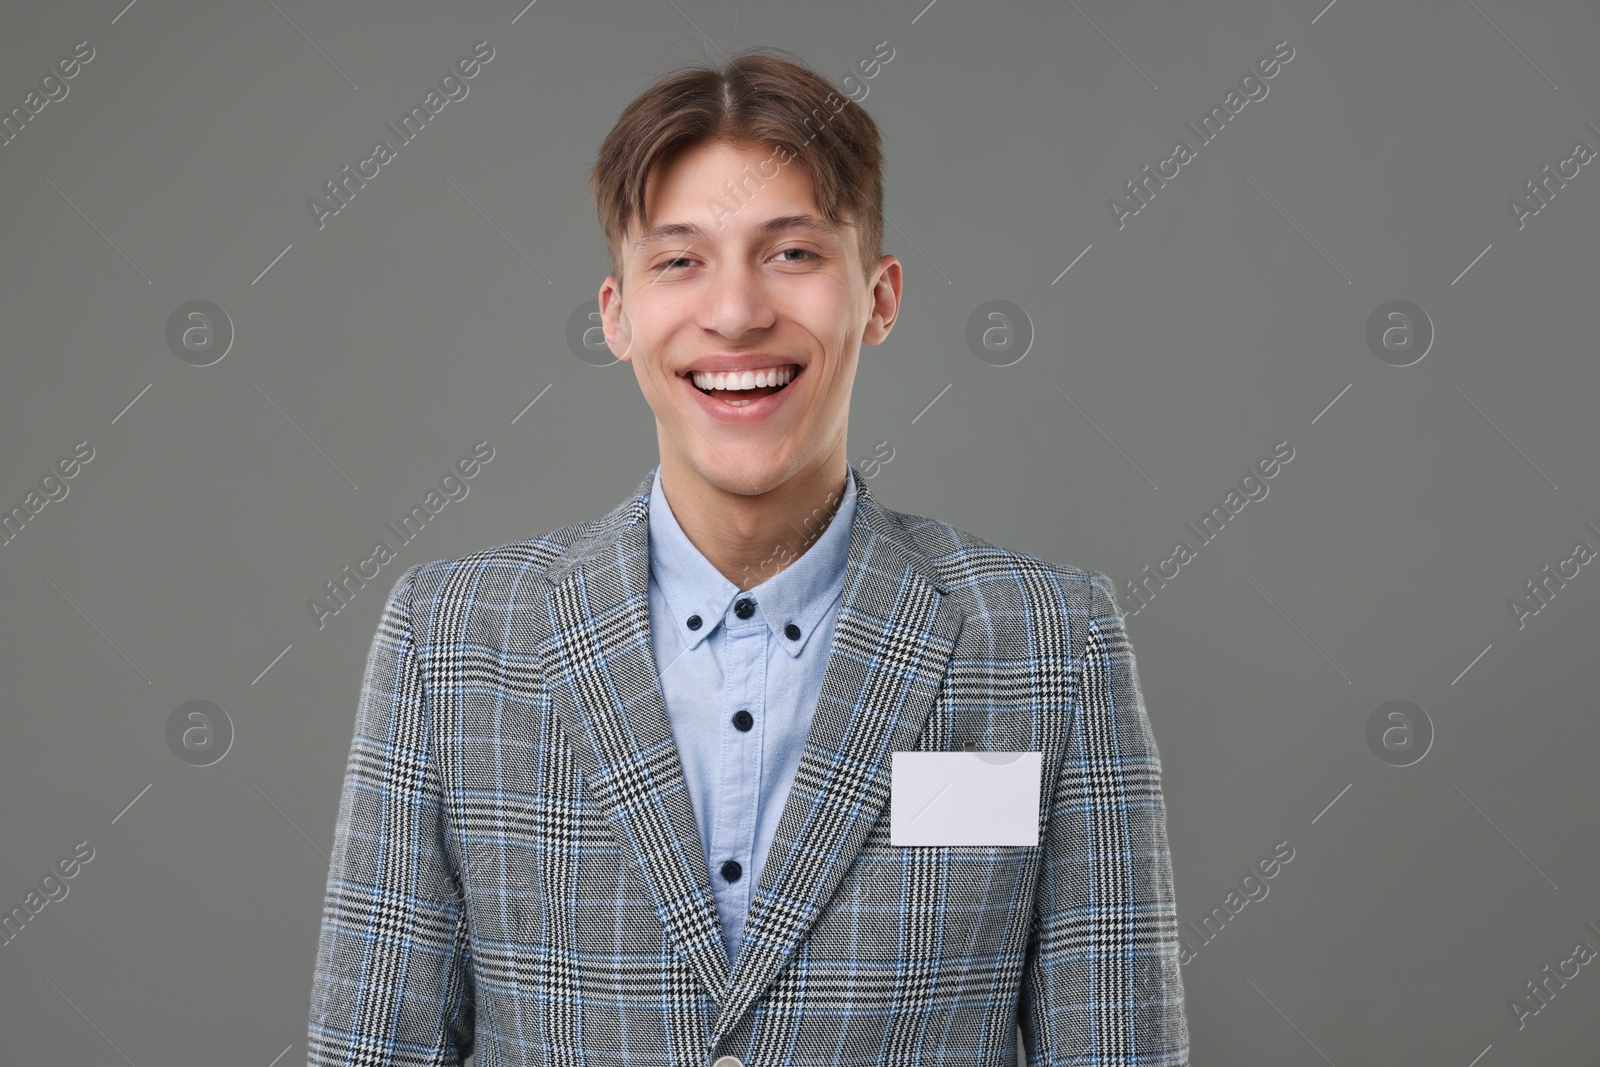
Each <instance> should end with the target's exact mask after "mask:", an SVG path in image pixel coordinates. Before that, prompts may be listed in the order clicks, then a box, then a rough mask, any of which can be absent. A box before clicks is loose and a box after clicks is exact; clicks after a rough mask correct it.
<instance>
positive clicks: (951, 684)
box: [307, 468, 1189, 1067]
mask: <svg viewBox="0 0 1600 1067" xmlns="http://www.w3.org/2000/svg"><path fill="white" fill-rule="evenodd" d="M850 477H851V478H852V479H853V480H854V484H855V489H856V509H857V510H856V517H855V521H854V522H853V524H852V526H851V529H850V540H849V551H848V557H847V560H846V566H845V574H844V587H843V593H842V596H841V600H840V604H839V608H838V615H837V622H836V627H835V632H834V638H833V642H832V646H831V649H830V654H829V658H828V662H827V665H826V668H825V670H824V673H823V678H822V685H821V687H820V690H819V692H818V695H817V700H816V707H815V709H814V712H813V715H812V719H811V724H810V728H809V732H808V734H807V736H806V741H805V746H804V749H803V751H802V754H801V758H800V762H799V765H798V768H797V770H796V774H795V778H794V782H793V785H792V787H791V788H790V790H789V792H788V795H787V798H786V800H785V802H784V805H783V808H782V813H781V817H780V819H779V821H778V826H777V830H776V833H775V835H774V838H773V841H772V845H771V850H770V852H769V853H768V855H767V858H766V861H765V862H764V864H763V865H762V869H761V872H760V878H759V884H758V885H756V887H755V889H754V897H753V900H752V903H751V906H750V913H749V916H748V919H747V921H746V923H745V925H744V929H743V933H742V935H741V939H740V943H739V952H738V954H737V957H736V959H734V960H732V962H730V956H729V953H728V951H727V948H726V945H725V944H724V941H723V937H722V930H721V923H720V919H719V916H718V913H717V909H716V901H715V896H714V894H713V893H712V891H711V887H710V881H709V875H708V871H707V869H706V864H705V861H704V850H703V848H702V847H701V841H700V833H699V830H698V828H697V826H696V820H695V815H694V811H693V807H692V803H691V800H690V794H689V790H688V788H687V785H686V778H685V774H684V767H683V764H682V761H681V759H680V757H679V754H678V751H677V748H676V746H675V744H674V741H673V736H672V729H671V723H670V721H669V719H668V716H667V714H666V709H665V706H664V702H663V699H662V687H661V684H660V677H659V675H658V674H657V669H656V661H655V656H654V652H653V648H652V643H651V639H650V626H649V595H648V588H649V570H650V568H649V549H648V529H649V524H648V512H649V499H650V488H651V482H652V478H650V477H647V478H646V479H645V480H644V481H642V482H640V483H639V485H638V487H637V488H636V489H635V491H634V492H633V494H632V495H631V496H629V497H628V498H627V499H626V500H624V501H623V502H622V503H620V504H619V505H617V506H616V507H615V508H613V509H612V510H611V511H609V512H607V513H606V514H605V515H604V516H601V517H600V518H598V519H594V520H590V521H587V522H581V523H574V524H571V525H568V526H564V527H561V528H559V529H557V530H553V531H551V532H549V533H547V534H545V535H543V536H541V537H537V538H531V539H526V540H521V541H512V542H508V543H506V544H503V545H499V546H496V547H493V548H490V549H486V550H484V551H481V552H476V553H472V554H469V555H465V556H460V557H456V558H453V559H445V560H435V561H432V562H429V563H425V564H419V565H414V566H411V567H409V568H407V570H406V571H405V572H404V573H403V574H401V575H400V576H399V579H398V580H397V581H396V582H395V584H394V586H393V588H392V589H391V591H390V593H389V595H388V599H387V601H386V603H385V605H384V608H383V612H382V616H381V618H380V621H379V624H378V629H377V634H376V636H375V639H374V641H373V644H372V648H371V651H370V653H369V654H368V657H367V661H366V668H365V673H364V677H363V681H362V687H361V699H360V704H359V708H358V711H357V714H356V723H355V732H354V736H353V738H352V741H351V745H350V751H349V761H348V765H347V769H346V772H345V778H344V786H343V791H342V793H341V796H340V802H339V812H338V819H337V822H336V824H335V831H334V848H333V854H332V863H331V865H330V868H329V872H328V880H327V888H326V895H325V900H324V906H323V913H322V927H321V933H320V936H319V940H318V947H317V959H316V970H315V973H314V976H313V982H312V989H311V995H310V1005H309V1007H310V1015H309V1028H308V1057H307V1062H308V1064H315V1065H319V1067H332V1065H335V1064H343V1065H356V1064H361V1065H389V1064H396V1065H400V1064H403V1065H416V1067H421V1065H424V1064H427V1065H446V1064H458V1063H460V1062H461V1060H462V1058H463V1057H464V1056H465V1055H466V1054H467V1053H469V1052H475V1053H476V1060H477V1063H478V1064H479V1065H480V1067H510V1065H513V1064H516V1065H523V1064H540V1065H567V1064H571V1065H578V1064H591V1065H619V1067H620V1065H623V1064H635V1065H644V1067H665V1065H669V1064H670V1065H675V1067H677V1065H681V1067H707V1065H709V1064H711V1063H712V1061H714V1060H715V1059H716V1058H717V1057H719V1056H724V1055H732V1056H736V1057H738V1058H739V1059H740V1060H741V1061H742V1062H743V1063H744V1064H745V1065H746V1067H765V1065H768V1064H773V1065H777V1064H784V1065H794V1067H802V1065H820V1064H838V1065H846V1067H856V1065H859V1067H866V1065H868V1064H872V1065H881V1064H896V1065H899V1064H904V1065H913V1064H917V1065H930V1067H931V1065H934V1064H945V1063H950V1064H962V1065H973V1064H977V1065H992V1067H1000V1065H1003V1064H1009V1062H1010V1060H1011V1057H1012V1055H1013V1045H1012V1040H1013V1035H1014V1030H1015V1028H1016V1027H1017V1026H1018V1025H1019V1024H1020V1026H1021V1028H1022V1033H1023V1038H1024V1042H1025V1045H1026V1047H1027V1058H1028V1063H1029V1067H1040V1065H1044V1064H1057V1065H1065V1064H1072V1065H1107V1067H1109V1065H1140V1064H1160V1065H1180V1064H1187V1063H1188V1050H1189V1036H1188V1029H1187V1024H1186V1019H1185V1013H1184V998H1183V983H1182V979H1181V976H1180V973H1179V963H1178V951H1179V941H1178V927H1177V914H1176V901H1175V899H1174V888H1173V872H1172V865H1171V860H1170V856H1169V851H1168V842H1167V832H1166V810H1165V806H1164V803H1163V799H1162V794H1161V784H1160V781H1161V763H1160V758H1159V755H1158V753H1157V749H1156V744H1155V739H1154V737H1153V736H1152V734H1151V730H1150V724H1149V720H1148V717H1147V715H1146V712H1145V707H1144V702H1143V698H1142V695H1141V691H1140V686H1139V680H1138V673H1137V669H1136V667H1135V663H1134V657H1133V650H1132V648H1131V646H1130V645H1129V643H1128V639H1127V636H1126V633H1125V630H1124V627H1123V618H1122V615H1121V613H1120V611H1119V610H1118V608H1117V605H1116V601H1115V598H1114V593H1113V588H1112V584H1111V582H1110V580H1109V579H1108V578H1107V577H1106V576H1105V575H1104V574H1101V573H1099V572H1094V571H1084V570H1079V569H1077V568H1074V567H1070V566H1066V565H1062V564H1057V563H1052V562H1049V561H1046V560H1043V559H1041V558H1038V557H1036V556H1031V555H1028V554H1026V553H1022V552H1018V551H1013V550H1008V549H1004V548H1001V547H999V546H996V545H993V544H990V543H989V542H986V541H983V540H982V539H980V538H976V537H974V536H972V535H970V534H967V533H965V532H963V531H960V530H958V529H955V528H954V527H951V526H949V525H948V524H945V523H942V522H938V521H935V520H932V519H928V518H924V517H921V516H917V515H911V514H907V513H902V512H897V511H892V510H890V509H888V508H885V507H883V506H882V505H880V504H879V503H878V502H877V501H876V500H874V499H873V496H872V494H871V492H870V490H869V489H868V485H867V482H866V480H865V478H863V477H862V476H861V475H860V473H859V472H858V471H856V470H855V469H854V468H851V469H850ZM969 744H970V745H974V746H976V747H977V748H980V749H989V750H995V751H1037V752H1040V753H1042V757H1041V759H1042V764H1043V775H1044V783H1045V784H1044V789H1043V795H1042V796H1041V798H1040V811H1039V818H1040V838H1039V840H1040V843H1039V844H1038V845H1030V846H938V847H934V846H921V847H918V846H900V847H897V846H894V845H892V844H891V843H890V840H889V810H888V800H889V781H890V774H891V768H892V758H891V757H892V753H894V752H896V751H954V750H960V749H961V748H963V747H965V746H967V745H969Z"/></svg>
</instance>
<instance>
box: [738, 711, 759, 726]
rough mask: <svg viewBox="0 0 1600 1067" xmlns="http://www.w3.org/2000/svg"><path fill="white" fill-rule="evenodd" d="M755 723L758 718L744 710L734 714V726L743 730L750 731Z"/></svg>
mask: <svg viewBox="0 0 1600 1067" xmlns="http://www.w3.org/2000/svg"><path fill="white" fill-rule="evenodd" d="M755 721H756V717H755V716H754V715H751V714H750V713H749V712H748V711H745V710H743V709H740V710H739V711H736V712H734V713H733V725H735V726H737V727H738V728H739V729H741V730H748V729H750V727H751V726H753V725H754V724H755Z"/></svg>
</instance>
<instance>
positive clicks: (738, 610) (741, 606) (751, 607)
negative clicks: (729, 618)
mask: <svg viewBox="0 0 1600 1067" xmlns="http://www.w3.org/2000/svg"><path fill="white" fill-rule="evenodd" d="M755 610H756V606H755V602H754V601H752V600H751V599H750V598H749V597H741V598H740V599H739V601H738V603H736V604H734V605H733V613H734V614H735V615H737V616H739V618H741V619H748V618H749V617H750V616H751V615H752V614H754V612H755Z"/></svg>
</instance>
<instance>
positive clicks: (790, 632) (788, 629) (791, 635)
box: [783, 622, 800, 641]
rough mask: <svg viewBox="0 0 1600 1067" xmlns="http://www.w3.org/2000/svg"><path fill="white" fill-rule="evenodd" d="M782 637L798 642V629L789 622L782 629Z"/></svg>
mask: <svg viewBox="0 0 1600 1067" xmlns="http://www.w3.org/2000/svg"><path fill="white" fill-rule="evenodd" d="M783 636H785V637H787V638H788V639H789V640H791V641H798V640H800V627H798V626H796V625H795V624H794V623H792V622H791V623H790V624H789V625H788V626H785V627H784V628H783Z"/></svg>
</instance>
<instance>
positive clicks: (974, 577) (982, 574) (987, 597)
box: [885, 509, 1121, 618]
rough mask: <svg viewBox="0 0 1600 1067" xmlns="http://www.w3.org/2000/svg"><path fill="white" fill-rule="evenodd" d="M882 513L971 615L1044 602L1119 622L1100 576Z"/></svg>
mask: <svg viewBox="0 0 1600 1067" xmlns="http://www.w3.org/2000/svg"><path fill="white" fill-rule="evenodd" d="M885 514H886V515H888V517H889V518H890V520H891V521H892V522H893V523H895V525H896V526H897V527H898V528H899V529H900V530H901V531H902V532H903V535H904V537H905V539H906V541H907V542H908V543H909V544H910V545H912V546H913V547H914V548H915V550H916V551H918V552H920V553H921V554H923V555H925V556H926V557H927V558H928V560H929V561H930V562H931V563H932V564H933V566H934V569H935V571H936V572H937V573H938V575H939V578H940V581H941V582H942V583H943V584H944V585H945V586H946V588H948V589H949V590H950V591H951V593H952V594H954V595H956V596H957V597H958V598H959V602H960V603H961V604H962V606H963V607H964V608H965V609H967V611H968V614H969V615H970V614H971V613H972V611H973V610H977V611H980V612H988V613H1004V612H1005V610H1006V605H1007V604H1008V603H1010V604H1014V605H1016V607H1023V606H1026V607H1028V608H1031V609H1033V610H1038V609H1039V607H1040V606H1041V602H1043V604H1044V605H1045V606H1051V607H1055V608H1058V609H1060V610H1062V611H1065V612H1066V613H1067V614H1068V615H1069V616H1078V617H1086V618H1105V617H1108V616H1115V617H1118V618H1120V617H1121V611H1120V609H1119V608H1118V606H1117V599H1116V592H1115V585H1114V583H1113V582H1112V580H1111V578H1110V576H1108V575H1107V574H1105V573H1104V572H1103V571H1097V570H1093V569H1090V568H1087V567H1080V566H1075V565H1073V564H1070V563H1065V562H1061V561H1058V560H1051V559H1046V558H1045V557H1043V556H1040V555H1036V554H1034V553H1032V552H1024V551H1022V550H1020V549H1015V548H1007V547H1005V546H1004V545H998V544H995V543H994V542H993V541H989V540H987V539H985V538H982V537H979V536H977V535H976V534H973V533H969V532H968V531H966V530H963V529H961V528H959V527H956V526H952V525H951V524H949V523H947V522H943V521H940V520H939V519H933V518H929V517H928V516H925V515H916V514H912V513H909V512H901V511H891V510H888V509H885ZM1019 598H1020V599H1019ZM1013 610H1015V608H1013Z"/></svg>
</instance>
